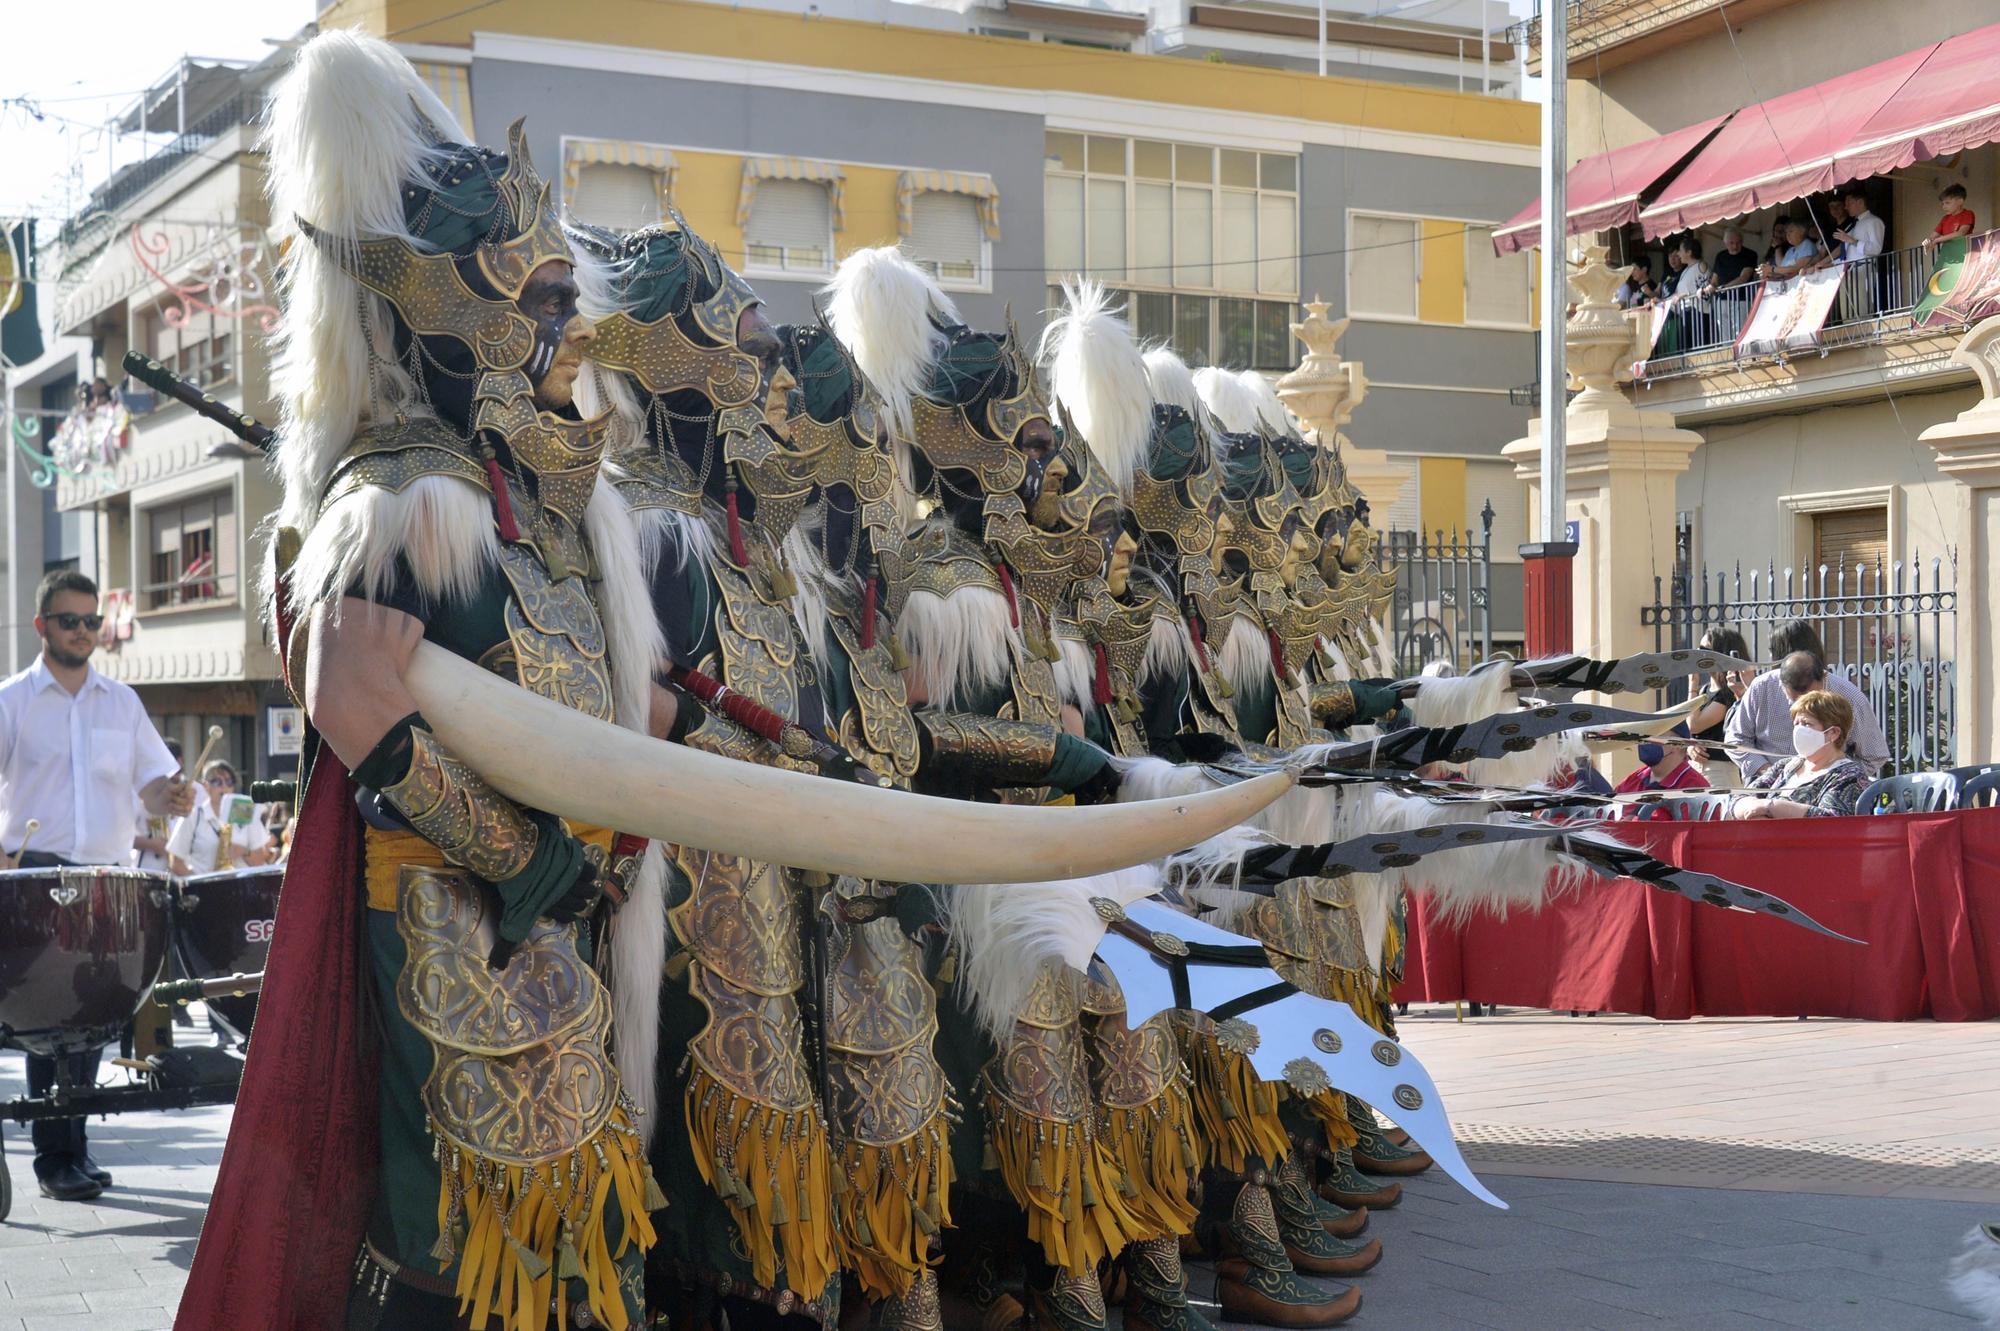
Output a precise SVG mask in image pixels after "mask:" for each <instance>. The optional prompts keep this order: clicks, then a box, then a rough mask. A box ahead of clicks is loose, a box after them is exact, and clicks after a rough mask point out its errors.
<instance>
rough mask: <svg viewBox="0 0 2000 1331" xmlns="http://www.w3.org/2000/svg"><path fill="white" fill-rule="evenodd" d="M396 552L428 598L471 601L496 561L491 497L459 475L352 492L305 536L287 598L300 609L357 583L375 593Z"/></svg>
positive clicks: (386, 581) (384, 587)
mask: <svg viewBox="0 0 2000 1331" xmlns="http://www.w3.org/2000/svg"><path fill="white" fill-rule="evenodd" d="M398 555H401V556H403V558H404V559H405V560H406V561H407V563H408V564H409V568H410V572H411V574H412V575H413V576H414V577H415V578H416V582H417V589H418V590H419V591H421V592H422V593H423V594H424V595H425V596H427V597H431V598H434V599H437V600H450V599H454V598H457V599H470V598H471V597H472V595H473V594H474V593H475V592H477V591H478V589H479V584H480V582H481V581H482V580H483V579H484V577H485V575H486V571H487V569H488V568H490V567H491V566H492V565H493V564H495V563H497V562H498V561H499V558H500V538H499V536H498V535H497V534H495V532H494V530H493V508H492V500H491V498H490V497H489V496H488V495H487V493H486V492H485V491H484V490H481V489H480V488H479V487H478V486H476V485H474V484H473V483H472V482H470V481H468V480H464V479H462V478H460V477H457V476H425V477H422V478H420V479H418V480H416V481H413V482H412V483H411V484H410V485H409V486H408V487H406V488H405V489H403V490H400V491H392V490H386V489H383V488H381V487H379V486H373V485H365V486H362V487H360V488H359V489H356V490H354V491H351V492H350V493H348V494H347V495H345V496H343V497H342V498H341V499H340V501H339V502H338V503H336V504H335V505H334V506H333V507H332V508H330V509H328V510H327V511H326V512H324V513H322V514H321V515H320V518H319V521H317V522H315V523H314V524H313V525H312V528H311V530H309V531H308V532H307V533H306V538H305V543H304V544H303V545H302V546H301V547H300V549H299V554H298V558H297V559H296V560H295V561H293V564H292V574H291V594H292V603H293V605H294V606H296V607H297V608H298V609H299V611H300V612H303V611H304V610H305V609H306V608H307V607H309V606H313V605H317V604H319V603H321V602H323V601H333V602H337V601H338V600H339V598H340V597H341V596H343V595H345V594H346V593H347V592H348V591H350V590H352V589H354V588H355V587H357V586H358V587H359V588H360V589H361V590H362V591H363V592H364V593H365V594H366V595H367V596H369V597H370V598H376V597H380V596H382V595H383V594H384V593H385V592H387V591H388V590H389V585H390V582H391V580H392V578H393V575H394V573H395V568H396V556H398Z"/></svg>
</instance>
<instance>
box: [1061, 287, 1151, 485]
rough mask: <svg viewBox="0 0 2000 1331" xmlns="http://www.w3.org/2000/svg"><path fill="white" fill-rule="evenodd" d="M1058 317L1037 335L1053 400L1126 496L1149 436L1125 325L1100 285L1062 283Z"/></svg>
mask: <svg viewBox="0 0 2000 1331" xmlns="http://www.w3.org/2000/svg"><path fill="white" fill-rule="evenodd" d="M1063 303H1064V306H1065V308H1064V310H1063V312H1062V313H1061V314H1059V315H1057V316H1056V317H1055V318H1054V319H1051V320H1050V321H1049V325H1048V327H1047V328H1045V329H1044V330H1043V331H1042V345H1041V353H1040V354H1041V358H1042V359H1043V360H1046V361H1049V362H1050V364H1051V368H1052V374H1051V380H1052V383H1053V387H1054V389H1055V395H1056V400H1057V401H1059V402H1061V403H1062V405H1063V407H1064V409H1065V410H1067V411H1068V412H1069V416H1070V419H1071V420H1072V421H1074V422H1075V423H1076V428H1077V429H1078V430H1079V431H1081V432H1082V434H1083V438H1084V442H1085V443H1086V444H1088V445H1089V447H1090V453H1091V456H1092V457H1094V458H1096V459H1097V464H1098V465H1099V466H1101V467H1103V468H1104V469H1105V471H1106V472H1107V473H1108V474H1109V475H1110V477H1111V481H1112V484H1114V485H1115V486H1117V487H1118V493H1119V494H1121V495H1126V496H1130V495H1131V493H1132V481H1133V478H1134V477H1135V476H1137V475H1138V472H1139V468H1140V467H1142V466H1144V465H1145V461H1146V447H1147V444H1148V443H1149V441H1150V440H1151V439H1152V434H1153V393H1152V387H1151V385H1150V384H1149V383H1148V382H1147V379H1146V362H1145V360H1144V358H1143V357H1142V356H1141V355H1140V353H1139V344H1138V342H1137V341H1135V340H1134V339H1133V336H1132V325H1131V324H1129V323H1127V322H1126V321H1125V320H1124V318H1123V317H1122V316H1120V315H1119V314H1118V313H1117V312H1116V311H1115V310H1114V309H1113V308H1112V304H1111V297H1110V295H1109V293H1107V292H1106V291H1105V289H1104V287H1103V285H1102V284H1101V283H1097V282H1090V281H1081V280H1075V279H1072V280H1071V281H1069V282H1065V283H1064V284H1063Z"/></svg>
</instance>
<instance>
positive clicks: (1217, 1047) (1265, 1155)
mask: <svg viewBox="0 0 2000 1331" xmlns="http://www.w3.org/2000/svg"><path fill="white" fill-rule="evenodd" d="M1174 1025H1175V1030H1176V1031H1177V1032H1178V1033H1179V1035H1180V1041H1181V1053H1182V1055H1183V1056H1184V1057H1185V1058H1186V1059H1187V1064H1188V1068H1189V1070H1190V1071H1191V1072H1192V1073H1193V1076H1194V1083H1193V1085H1194V1094H1193V1097H1192V1099H1193V1108H1194V1115H1195V1120H1196V1123H1197V1124H1198V1126H1199V1128H1200V1133H1201V1143H1202V1147H1203V1159H1204V1162H1205V1163H1206V1164H1208V1165H1210V1166H1212V1167H1214V1168H1217V1169H1223V1170H1227V1171H1228V1172H1229V1173H1231V1174H1238V1175H1240V1174H1244V1173H1246V1172H1248V1171H1249V1170H1251V1169H1253V1168H1255V1167H1256V1166H1257V1165H1259V1164H1263V1165H1267V1166H1270V1167H1271V1168H1276V1167H1277V1166H1278V1164H1279V1163H1280V1162H1281V1161H1283V1160H1284V1158H1285V1156H1286V1155H1288V1154H1289V1153H1290V1152H1291V1149H1292V1145H1291V1137H1290V1135H1289V1134H1288V1133H1286V1131H1285V1125H1284V1122H1283V1121H1282V1120H1281V1119H1280V1118H1279V1117H1278V1087H1277V1086H1276V1085H1275V1084H1273V1083H1271V1082H1267V1081H1265V1080H1264V1079H1263V1078H1261V1077H1259V1076H1258V1075H1257V1069H1255V1068H1253V1067H1251V1066H1250V1060H1249V1059H1247V1058H1245V1057H1244V1056H1243V1054H1242V1053H1241V1052H1240V1051H1238V1050H1236V1049H1232V1048H1230V1047H1229V1046H1228V1045H1227V1044H1225V1043H1224V1042H1223V1031H1222V1028H1221V1027H1219V1026H1218V1025H1217V1024H1216V1023H1214V1022H1212V1021H1209V1020H1207V1019H1206V1018H1203V1019H1201V1020H1199V1021H1190V1020H1187V1019H1185V1018H1178V1017H1177V1018H1176V1020H1175V1023H1174Z"/></svg>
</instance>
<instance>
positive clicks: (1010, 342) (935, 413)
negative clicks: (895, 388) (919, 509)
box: [911, 316, 1052, 499]
mask: <svg viewBox="0 0 2000 1331" xmlns="http://www.w3.org/2000/svg"><path fill="white" fill-rule="evenodd" d="M940 331H942V332H943V334H944V336H945V346H944V349H943V350H942V351H941V352H940V353H939V355H938V356H937V357H936V359H935V360H933V361H932V363H931V368H930V376H929V382H928V383H927V384H926V385H925V391H924V393H923V395H922V396H920V397H918V398H917V399H916V400H915V402H914V403H912V410H913V417H914V441H913V442H914V443H915V445H916V449H917V452H918V454H919V455H920V457H921V460H922V462H923V464H925V465H926V466H927V467H928V468H929V472H930V474H929V475H927V476H918V477H915V478H912V482H913V483H912V487H911V488H912V489H914V490H917V491H918V492H919V493H927V492H929V491H931V490H934V489H941V490H945V491H950V490H952V489H953V488H954V485H955V484H957V483H955V482H954V481H953V480H952V479H951V478H950V476H949V475H941V474H940V473H952V472H960V473H970V475H971V476H972V477H973V478H974V480H975V481H976V483H977V485H978V488H979V490H980V491H981V492H982V495H1005V494H1012V493H1014V492H1016V491H1018V490H1019V489H1020V488H1021V487H1022V485H1023V484H1024V483H1026V481H1027V479H1028V458H1027V456H1026V454H1025V453H1024V452H1023V451H1022V449H1021V448H1020V447H1019V446H1018V441H1019V440H1020V439H1021V438H1022V437H1023V435H1024V434H1026V433H1028V432H1029V431H1030V430H1031V429H1032V427H1033V426H1034V425H1035V423H1036V422H1040V423H1041V425H1042V426H1043V427H1044V428H1045V429H1049V428H1050V426H1049V410H1048V394H1047V392H1046V391H1045V390H1044V389H1043V387H1042V384H1041V381H1040V379H1039V377H1038V376H1037V375H1036V372H1035V367H1034V366H1033V365H1032V364H1031V363H1030V362H1029V360H1028V358H1027V355H1026V354H1025V352H1024V350H1023V347H1022V343H1021V337H1020V333H1019V331H1018V330H1017V329H1016V328H1015V327H1014V323H1013V319H1012V317H1011V316H1010V317H1009V318H1008V321H1007V331H1006V332H1005V333H1004V334H994V333H982V332H977V331H975V330H973V329H971V328H967V327H965V326H963V325H952V326H949V327H945V328H943V329H941V330H940ZM1051 433H1052V430H1051ZM937 497H938V498H940V499H943V498H944V496H943V495H939V496H937ZM961 497H962V498H966V499H970V498H972V496H970V495H965V496H961Z"/></svg>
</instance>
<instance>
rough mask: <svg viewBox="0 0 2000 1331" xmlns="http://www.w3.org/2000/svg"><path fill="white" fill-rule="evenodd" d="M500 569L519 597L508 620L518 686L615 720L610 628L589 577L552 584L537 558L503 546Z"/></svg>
mask: <svg viewBox="0 0 2000 1331" xmlns="http://www.w3.org/2000/svg"><path fill="white" fill-rule="evenodd" d="M500 569H501V572H502V573H504V574H505V575H506V578H507V584H508V586H509V587H510V588H511V589H512V590H513V593H514V594H513V595H512V596H511V597H509V598H508V600H507V607H506V610H505V613H504V617H505V620H506V624H507V638H508V640H509V642H511V643H512V644H513V648H514V667H515V670H516V672H517V673H516V676H515V682H516V683H518V684H519V685H520V686H521V687H522V688H524V689H527V690H528V691H529V692H531V693H534V694H536V695H538V696H540V697H543V698H548V699H550V700H552V701H554V702H559V703H561V704H562V705H563V706H565V707H570V708H573V709H575V710H576V711H579V712H582V713H584V714H585V715H588V716H594V717H596V718H597V719H598V720H600V721H610V720H613V719H614V718H615V709H614V706H613V702H612V695H611V665H610V662H609V661H608V660H607V659H606V657H605V651H604V625H603V623H602V621H600V620H599V619H598V617H597V607H596V605H595V604H593V603H592V601H591V599H590V595H589V593H588V592H587V591H586V590H585V583H584V581H583V579H581V578H575V577H572V578H565V579H563V580H562V581H561V582H554V581H551V580H550V578H549V575H548V573H547V571H546V570H544V569H543V567H542V565H541V562H540V561H539V560H538V559H536V558H535V556H534V554H533V553H532V552H531V551H529V550H527V549H526V548H524V547H522V546H518V545H502V546H501V547H500Z"/></svg>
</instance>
